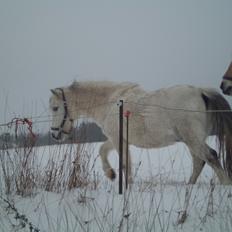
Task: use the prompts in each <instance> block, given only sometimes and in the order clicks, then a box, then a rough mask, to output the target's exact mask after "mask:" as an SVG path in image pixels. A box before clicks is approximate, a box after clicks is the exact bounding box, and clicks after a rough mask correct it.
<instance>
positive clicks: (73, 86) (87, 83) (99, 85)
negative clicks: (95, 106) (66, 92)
mask: <svg viewBox="0 0 232 232" xmlns="http://www.w3.org/2000/svg"><path fill="white" fill-rule="evenodd" d="M80 87H85V88H90V89H91V87H94V88H119V89H124V88H126V89H133V88H140V86H139V85H138V84H136V83H132V82H122V83H117V82H113V81H74V82H73V83H72V84H71V85H70V86H69V88H70V89H71V90H73V91H75V90H77V89H79V88H80Z"/></svg>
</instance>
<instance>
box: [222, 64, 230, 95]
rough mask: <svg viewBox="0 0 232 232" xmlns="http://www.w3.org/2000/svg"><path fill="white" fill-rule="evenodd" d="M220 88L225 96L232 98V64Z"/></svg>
mask: <svg viewBox="0 0 232 232" xmlns="http://www.w3.org/2000/svg"><path fill="white" fill-rule="evenodd" d="M220 87H221V89H222V92H223V93H224V94H226V95H230V96H232V62H231V63H230V65H229V67H228V69H227V70H226V72H225V74H224V76H223V78H222V83H221V86H220Z"/></svg>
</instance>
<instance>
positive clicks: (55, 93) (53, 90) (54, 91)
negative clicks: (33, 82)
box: [50, 89, 59, 97]
mask: <svg viewBox="0 0 232 232" xmlns="http://www.w3.org/2000/svg"><path fill="white" fill-rule="evenodd" d="M50 91H51V92H52V94H54V95H55V96H57V97H59V93H58V92H57V91H56V89H50Z"/></svg>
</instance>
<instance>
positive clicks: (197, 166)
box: [177, 153, 205, 224]
mask: <svg viewBox="0 0 232 232" xmlns="http://www.w3.org/2000/svg"><path fill="white" fill-rule="evenodd" d="M191 155H192V161H193V171H192V175H191V177H190V179H189V182H188V186H187V187H186V191H185V199H184V209H183V211H182V212H181V214H180V215H179V218H178V221H177V223H178V224H182V223H184V222H185V220H186V218H187V210H188V206H189V201H190V197H191V192H192V187H193V186H192V185H193V184H195V183H196V181H197V178H198V177H199V175H200V174H201V171H202V169H203V167H204V166H205V161H204V160H201V159H199V158H198V157H196V156H194V155H193V154H192V153H191Z"/></svg>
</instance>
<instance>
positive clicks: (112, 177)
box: [106, 168, 116, 181]
mask: <svg viewBox="0 0 232 232" xmlns="http://www.w3.org/2000/svg"><path fill="white" fill-rule="evenodd" d="M106 176H107V177H108V178H109V179H110V180H111V181H114V180H115V178H116V173H115V171H114V170H113V169H112V168H109V169H108V170H107V171H106Z"/></svg>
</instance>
